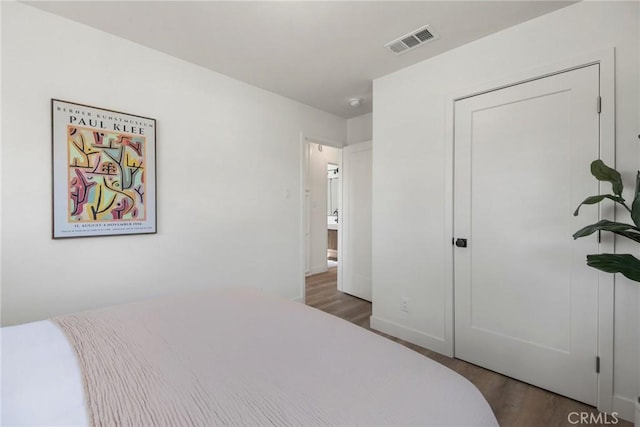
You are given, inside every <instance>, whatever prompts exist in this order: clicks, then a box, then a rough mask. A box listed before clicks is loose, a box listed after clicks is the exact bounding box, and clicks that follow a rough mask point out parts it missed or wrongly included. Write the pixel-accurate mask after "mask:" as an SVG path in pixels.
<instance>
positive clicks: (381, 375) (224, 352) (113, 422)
mask: <svg viewBox="0 0 640 427" xmlns="http://www.w3.org/2000/svg"><path fill="white" fill-rule="evenodd" d="M52 320H53V321H54V322H55V323H56V324H58V325H59V326H60V328H62V330H63V331H64V333H65V334H66V336H67V337H68V339H69V340H70V342H71V343H72V346H73V347H74V349H75V351H76V353H77V357H78V362H79V365H80V368H81V371H82V374H83V377H84V385H85V393H86V401H87V411H88V417H89V420H88V422H89V423H90V424H92V425H97V426H218V425H242V426H245V425H246V426H257V425H260V426H262V425H294V426H324V425H375V424H379V425H463V424H464V425H472V424H474V425H496V421H495V418H494V417H493V414H492V412H491V410H490V409H489V407H488V405H487V403H486V401H485V400H484V399H483V398H482V396H481V395H480V393H479V392H478V390H477V389H476V388H475V387H473V386H472V385H471V384H470V383H469V382H467V381H466V380H465V379H463V378H462V377H460V376H459V375H457V374H455V373H453V372H452V371H450V370H449V369H447V368H445V367H443V366H441V365H439V364H437V363H435V362H433V361H431V360H429V359H427V358H425V357H423V356H421V355H419V354H417V353H415V352H412V351H411V350H408V349H406V348H404V347H402V346H399V345H398V344H396V343H393V342H391V341H388V340H386V339H384V338H382V337H379V336H377V335H375V334H372V333H370V332H368V331H366V330H364V329H361V328H358V327H356V326H354V325H351V324H349V323H348V322H345V321H342V320H340V319H337V318H334V317H332V316H329V315H327V314H325V313H322V312H319V311H318V310H315V309H312V308H309V307H306V306H304V305H303V304H299V303H294V302H291V301H286V300H280V299H277V298H274V297H268V296H265V295H263V294H261V293H259V292H257V291H242V290H228V291H224V290H223V291H215V292H203V293H196V294H191V295H189V296H181V297H178V298H170V299H169V298H163V299H156V300H152V301H148V302H144V303H138V304H128V305H123V306H116V307H112V308H107V309H102V310H96V311H89V312H85V313H78V314H71V315H66V316H60V317H56V318H54V319H52Z"/></svg>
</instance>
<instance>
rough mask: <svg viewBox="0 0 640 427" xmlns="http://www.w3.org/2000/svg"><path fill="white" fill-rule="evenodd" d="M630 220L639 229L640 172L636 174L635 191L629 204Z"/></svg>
mask: <svg viewBox="0 0 640 427" xmlns="http://www.w3.org/2000/svg"><path fill="white" fill-rule="evenodd" d="M631 220H632V221H633V223H634V224H635V225H636V227H640V171H638V173H637V174H636V189H635V194H634V197H633V203H632V204H631Z"/></svg>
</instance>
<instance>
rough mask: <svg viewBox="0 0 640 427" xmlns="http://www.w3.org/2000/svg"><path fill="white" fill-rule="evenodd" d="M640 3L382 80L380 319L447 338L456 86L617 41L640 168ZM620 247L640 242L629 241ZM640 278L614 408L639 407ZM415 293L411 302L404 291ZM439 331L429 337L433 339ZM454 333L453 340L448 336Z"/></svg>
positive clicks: (562, 13) (622, 300) (626, 300)
mask: <svg viewBox="0 0 640 427" xmlns="http://www.w3.org/2000/svg"><path fill="white" fill-rule="evenodd" d="M639 7H640V5H639V4H638V3H637V2H620V3H618V2H580V3H578V4H576V5H573V6H570V7H567V8H564V9H561V10H559V11H557V12H554V13H552V14H549V15H545V16H542V17H540V18H537V19H534V20H532V21H529V22H526V23H523V24H521V25H518V26H516V27H512V28H509V29H506V30H504V31H502V32H500V33H497V34H495V35H492V36H489V37H486V38H484V39H481V40H478V41H476V42H474V43H471V44H468V45H465V46H462V47H460V48H458V49H455V50H453V51H450V52H447V53H445V54H442V55H440V56H438V57H435V58H432V59H430V60H427V61H425V62H422V63H419V64H416V65H415V66H412V67H408V68H405V69H403V70H401V71H399V72H396V73H394V74H391V75H388V76H385V77H383V78H380V79H378V80H376V81H374V96H375V103H374V110H373V135H374V144H375V150H374V159H373V293H374V305H373V319H372V320H373V321H374V322H377V323H378V324H379V325H382V326H383V327H384V328H385V329H386V330H387V331H388V332H391V333H393V334H395V335H399V336H403V337H405V338H406V339H410V340H412V341H414V342H418V343H422V344H423V345H431V346H432V347H434V346H435V347H436V348H435V349H436V350H442V348H438V347H437V345H435V344H433V343H435V342H438V341H439V340H445V338H446V335H447V334H446V331H447V328H449V330H450V328H452V326H453V325H452V324H451V323H452V322H451V318H450V317H448V314H447V313H446V312H445V303H444V301H445V298H447V289H450V287H451V284H450V283H447V282H446V272H445V268H444V262H445V253H446V251H450V250H451V249H450V248H451V246H450V242H451V237H452V236H450V235H449V233H447V232H445V223H446V218H445V209H444V206H446V204H447V203H450V202H451V201H450V200H446V199H445V180H446V179H447V177H446V176H445V150H446V147H445V138H446V132H447V125H446V106H447V105H448V104H447V100H448V97H449V96H450V95H451V94H453V93H454V92H456V91H457V92H458V93H460V90H464V89H468V88H473V87H477V86H478V85H482V84H485V83H487V82H492V81H495V80H496V79H501V78H506V77H508V76H512V75H515V74H519V73H522V72H526V71H529V70H534V69H537V68H539V67H541V66H543V65H549V64H554V63H557V62H561V61H564V60H566V59H568V58H573V57H576V56H579V55H581V54H585V53H589V52H591V51H594V50H596V49H603V48H608V47H612V46H615V49H616V64H615V65H616V141H617V142H616V144H617V151H616V162H617V167H618V169H619V170H620V171H622V172H623V175H624V180H625V185H626V188H627V189H629V190H630V189H632V188H633V184H634V181H633V178H634V174H635V171H636V170H638V168H639V166H640V165H639V163H638V159H639V154H640V153H639V148H638V145H639V144H638V139H637V134H638V133H640V123H639V118H640V108H639V105H638V104H639V101H638V93H639V77H638V76H639V72H640V69H639V55H638V43H639V37H638V35H639V34H640V31H639V21H640V14H639ZM618 251H619V252H626V251H634V252H636V251H637V249H636V246H635V245H632V244H630V243H628V242H619V245H618ZM639 291H640V286H638V285H637V284H636V283H633V282H630V281H628V280H626V279H625V278H617V285H616V289H615V307H616V313H615V325H616V329H615V337H614V340H615V348H614V351H615V356H614V394H615V397H614V410H617V411H619V412H621V413H622V414H623V415H625V416H626V417H628V418H630V417H631V416H632V413H631V408H632V406H631V399H633V398H634V396H636V395H637V394H638V392H639V390H638V389H637V386H638V378H639V370H638V360H639V359H640V354H639V353H638V327H639V324H640V319H639V314H638V313H639V312H640V307H639V305H638V296H639V295H638V294H639ZM402 296H406V297H408V298H409V299H410V306H411V310H410V313H409V314H407V313H403V312H401V311H400V298H401V297H402ZM430 343H431V344H430ZM448 344H450V343H448Z"/></svg>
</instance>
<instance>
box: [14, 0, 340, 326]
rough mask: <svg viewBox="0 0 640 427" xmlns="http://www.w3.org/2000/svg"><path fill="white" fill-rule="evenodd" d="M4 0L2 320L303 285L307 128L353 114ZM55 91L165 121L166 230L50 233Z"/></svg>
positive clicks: (335, 133)
mask: <svg viewBox="0 0 640 427" xmlns="http://www.w3.org/2000/svg"><path fill="white" fill-rule="evenodd" d="M1 7H2V113H3V115H2V134H1V135H2V238H1V242H2V262H1V265H2V277H1V279H2V324H3V325H11V324H16V323H21V322H26V321H32V320H37V319H43V318H46V317H49V316H53V315H56V314H60V313H66V312H71V311H77V310H84V309H89V308H92V307H97V306H104V305H108V304H115V303H121V302H125V301H133V300H138V299H143V298H146V297H150V296H153V295H158V294H166V293H174V292H182V291H188V290H192V289H201V288H211V287H221V286H250V287H258V288H263V289H264V290H265V291H269V292H274V293H277V294H280V295H283V296H285V297H288V298H295V297H300V296H301V295H300V291H301V289H300V271H301V270H300V269H301V268H302V267H301V263H302V262H303V260H302V258H301V254H302V248H301V243H300V242H301V238H300V230H301V223H300V203H301V201H300V194H301V188H300V176H301V175H300V174H301V169H300V152H301V151H300V150H301V148H300V144H301V142H300V134H301V132H302V133H305V134H309V135H314V136H317V137H319V138H326V139H329V140H336V141H344V140H345V139H346V121H345V120H344V119H342V118H339V117H336V116H333V115H330V114H327V113H324V112H320V111H319V110H316V109H313V108H310V107H308V106H305V105H302V104H299V103H296V102H294V101H291V100H289V99H286V98H284V97H281V96H277V95H274V94H272V93H269V92H266V91H264V90H260V89H257V88H255V87H252V86H249V85H246V84H244V83H241V82H238V81H236V80H233V79H230V78H228V77H225V76H222V75H219V74H216V73H213V72H211V71H208V70H205V69H203V68H200V67H198V66H195V65H192V64H189V63H187V62H184V61H181V60H178V59H175V58H173V57H170V56H168V55H165V54H163V53H160V52H157V51H154V50H151V49H148V48H145V47H142V46H140V45H138V44H134V43H131V42H128V41H125V40H123V39H119V38H116V37H113V36H111V35H108V34H106V33H103V32H101V31H98V30H95V29H91V28H89V27H86V26H83V25H80V24H77V23H74V22H72V21H69V20H66V19H63V18H60V17H57V16H55V15H51V14H48V13H46V12H43V11H41V10H38V9H35V8H32V7H30V6H27V5H24V4H19V3H13V2H2V4H1ZM50 98H59V99H63V100H69V101H74V102H78V103H85V104H89V105H93V106H97V107H104V108H110V109H114V110H118V111H124V112H129V113H132V114H139V115H143V116H148V117H153V118H155V119H157V121H158V122H157V123H158V127H157V129H158V132H157V157H158V234H156V235H144V236H119V237H109V238H83V239H69V240H52V239H51V237H50V236H51V178H50V177H51V145H50V144H51V135H50V133H51V123H50ZM104 254H116V260H117V267H114V270H109V269H107V268H104V267H101V265H104V264H103V262H102V259H101V258H102V257H103V256H104Z"/></svg>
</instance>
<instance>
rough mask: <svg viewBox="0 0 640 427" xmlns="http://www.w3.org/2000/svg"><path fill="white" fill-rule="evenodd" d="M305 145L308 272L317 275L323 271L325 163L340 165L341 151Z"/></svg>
mask: <svg viewBox="0 0 640 427" xmlns="http://www.w3.org/2000/svg"><path fill="white" fill-rule="evenodd" d="M309 148H310V149H309V174H308V180H309V183H308V188H309V189H310V190H311V194H310V203H309V213H310V214H309V221H310V227H309V233H310V237H309V238H310V260H309V274H317V273H322V272H324V271H327V236H328V234H327V190H328V183H327V164H328V163H333V164H336V165H338V166H339V167H341V166H342V150H340V149H339V148H334V147H329V146H327V145H323V146H322V151H319V150H318V144H316V143H313V142H311V143H309Z"/></svg>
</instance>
